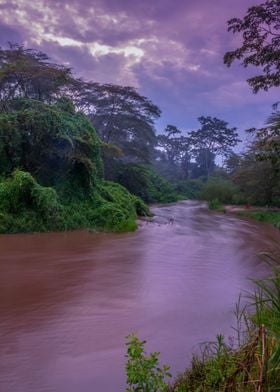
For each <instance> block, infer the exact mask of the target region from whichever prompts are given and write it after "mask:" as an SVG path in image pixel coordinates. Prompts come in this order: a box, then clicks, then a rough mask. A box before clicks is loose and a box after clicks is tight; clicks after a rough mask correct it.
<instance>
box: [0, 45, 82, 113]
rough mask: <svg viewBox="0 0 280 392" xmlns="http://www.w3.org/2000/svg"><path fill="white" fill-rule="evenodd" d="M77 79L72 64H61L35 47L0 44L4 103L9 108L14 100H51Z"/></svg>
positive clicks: (1, 100)
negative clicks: (4, 46)
mask: <svg viewBox="0 0 280 392" xmlns="http://www.w3.org/2000/svg"><path fill="white" fill-rule="evenodd" d="M73 83H74V79H73V77H72V72H71V69H70V68H67V67H64V66H63V65H57V64H55V63H53V62H51V61H50V58H49V57H48V56H47V55H46V54H45V53H42V52H40V51H37V50H35V49H25V48H24V47H23V46H20V45H11V44H10V47H9V48H8V49H1V48H0V104H1V109H2V110H5V109H7V105H8V103H9V101H10V100H12V99H15V98H29V99H37V100H40V101H46V102H49V103H50V102H51V101H53V100H56V99H57V98H59V97H61V96H62V95H64V94H65V92H66V89H67V88H68V87H69V86H70V85H71V84H73Z"/></svg>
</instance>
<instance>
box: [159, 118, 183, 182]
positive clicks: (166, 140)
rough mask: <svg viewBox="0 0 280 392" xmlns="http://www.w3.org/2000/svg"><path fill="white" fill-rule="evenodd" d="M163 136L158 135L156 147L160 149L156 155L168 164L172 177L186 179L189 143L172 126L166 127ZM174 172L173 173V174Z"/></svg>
mask: <svg viewBox="0 0 280 392" xmlns="http://www.w3.org/2000/svg"><path fill="white" fill-rule="evenodd" d="M164 132H165V133H164V134H163V135H158V146H159V147H160V148H161V150H159V151H158V152H157V155H158V156H159V157H160V158H161V160H162V161H163V162H164V161H166V163H167V164H168V166H169V167H170V169H171V172H172V175H173V176H174V174H175V173H176V172H177V173H176V174H177V176H180V177H182V179H186V178H188V176H189V165H190V143H189V138H188V137H186V136H183V135H182V132H181V131H180V130H179V129H178V128H177V127H175V126H174V125H167V127H166V128H165V130H164ZM174 171H175V173H174Z"/></svg>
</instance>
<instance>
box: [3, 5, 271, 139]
mask: <svg viewBox="0 0 280 392" xmlns="http://www.w3.org/2000/svg"><path fill="white" fill-rule="evenodd" d="M257 3H260V1H259V0H211V1H210V0H79V1H70V0H57V1H56V0H45V1H44V0H0V15H1V18H0V45H4V44H5V43H6V42H7V41H11V42H18V43H23V44H25V45H26V46H27V47H33V48H37V49H41V50H43V51H45V52H46V53H48V54H49V55H50V56H51V57H52V59H54V60H55V61H57V62H59V63H63V64H66V65H70V66H71V67H73V69H74V71H75V73H77V74H78V75H79V76H83V77H84V78H86V79H91V80H94V81H99V82H110V83H119V84H124V85H133V86H135V87H137V88H138V89H139V92H140V93H141V94H143V95H146V96H148V97H149V98H150V99H152V101H154V103H156V104H157V105H158V106H159V107H160V108H161V109H162V112H163V113H162V118H161V120H160V121H159V122H158V129H159V130H162V128H163V127H164V126H165V125H166V124H167V123H171V124H174V125H177V126H178V127H179V128H181V129H184V130H188V129H192V128H197V126H198V122H197V120H196V119H197V117H198V116H200V115H211V116H214V115H215V116H217V117H219V118H221V119H224V120H226V121H228V122H229V123H230V125H232V126H237V127H238V128H239V130H240V133H241V135H242V134H243V133H242V130H243V129H246V128H248V127H251V126H261V125H262V124H263V122H264V121H265V119H266V117H267V116H268V114H269V113H270V112H271V105H272V104H273V103H274V102H276V101H277V100H279V94H278V93H277V91H276V89H274V90H270V91H269V92H263V93H258V94H257V95H254V94H252V93H251V91H250V88H249V86H248V85H247V83H246V78H247V77H248V76H249V75H252V74H255V73H256V70H254V69H252V70H245V69H243V68H242V66H241V65H239V64H236V65H234V66H233V67H231V68H227V67H225V66H224V65H223V54H224V53H225V51H227V50H230V49H233V48H235V47H236V46H238V43H239V41H238V40H239V38H238V37H236V36H233V35H232V34H231V33H228V32H227V24H226V22H227V20H228V19H230V18H231V17H235V16H243V15H244V14H245V13H246V10H247V9H248V7H249V6H251V5H254V4H257Z"/></svg>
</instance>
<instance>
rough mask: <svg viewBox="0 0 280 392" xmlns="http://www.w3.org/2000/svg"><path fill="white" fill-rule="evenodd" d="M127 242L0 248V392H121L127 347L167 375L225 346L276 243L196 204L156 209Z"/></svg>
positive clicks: (24, 243)
mask: <svg viewBox="0 0 280 392" xmlns="http://www.w3.org/2000/svg"><path fill="white" fill-rule="evenodd" d="M153 212H154V213H155V214H156V215H155V217H154V219H153V220H152V222H145V221H142V222H141V223H140V227H139V229H138V230H137V231H136V232H134V233H127V234H93V233H88V232H86V231H79V232H69V233H47V234H33V235H29V234H25V235H1V236H0V391H1V392H35V391H36V392H47V391H48V392H50V391H52V392H66V391H67V392H78V391H79V392H119V391H124V389H125V372H124V364H125V336H126V335H127V334H129V333H131V332H135V333H137V334H138V335H139V337H140V338H144V339H147V341H148V343H147V350H148V351H150V350H153V351H158V350H159V351H161V359H162V360H163V361H164V362H167V363H169V364H170V365H171V371H172V372H173V374H174V373H176V372H177V371H181V370H183V369H184V367H185V365H186V364H187V363H188V362H189V360H190V356H191V352H192V351H195V350H197V348H198V344H199V343H200V342H203V341H206V340H209V339H210V340H212V339H214V338H215V335H216V334H217V333H221V332H223V333H224V334H225V335H226V336H230V335H233V330H232V329H231V326H233V325H234V316H233V313H232V312H233V308H234V304H235V302H236V300H237V298H238V295H239V292H240V291H241V290H244V289H247V290H251V289H252V283H251V282H250V281H249V280H248V277H258V276H262V275H263V274H264V273H265V269H266V267H265V264H264V263H263V261H262V260H261V258H260V257H259V256H258V253H259V252H261V251H270V252H278V253H279V251H280V232H279V231H277V230H276V229H274V228H273V227H271V226H269V225H265V224H260V223H258V222H253V221H248V220H244V219H239V218H237V217H235V216H233V215H228V214H219V213H215V212H210V211H208V210H207V208H206V206H205V205H203V204H201V203H199V202H192V201H187V202H180V203H176V204H173V205H168V206H159V207H155V208H153Z"/></svg>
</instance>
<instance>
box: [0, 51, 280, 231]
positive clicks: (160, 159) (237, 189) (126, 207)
mask: <svg viewBox="0 0 280 392" xmlns="http://www.w3.org/2000/svg"><path fill="white" fill-rule="evenodd" d="M160 114H161V111H160V109H159V108H158V107H157V106H156V105H155V104H153V103H152V102H151V101H150V100H149V99H148V98H146V97H143V96H141V95H140V94H139V93H138V92H137V91H136V90H135V89H134V88H132V87H123V86H117V85H111V84H100V83H96V82H92V81H89V82H87V81H84V80H82V79H77V78H75V77H74V76H73V73H72V70H71V69H70V68H67V67H65V66H62V65H58V64H55V63H53V62H51V61H50V59H49V57H48V56H47V55H46V54H44V53H41V52H39V51H36V50H33V49H25V48H24V47H22V46H19V45H12V44H11V45H10V46H9V47H8V48H7V49H2V48H0V154H1V160H0V233H16V232H34V231H50V230H72V229H80V228H88V229H93V230H95V229H96V230H109V231H126V230H134V229H135V228H136V217H137V214H138V215H148V214H150V212H149V209H148V207H147V206H146V204H145V203H166V202H174V201H177V200H180V199H188V198H197V199H203V200H207V201H209V202H210V205H211V207H212V208H214V207H215V206H220V204H223V203H235V204H240V203H250V204H256V205H261V206H263V205H271V206H276V207H277V206H280V177H279V175H280V174H279V173H280V171H279V156H280V154H279V129H280V125H279V124H280V114H279V111H277V108H276V109H275V111H274V113H273V114H272V115H271V116H270V118H269V120H268V123H267V126H266V127H264V128H263V129H260V130H250V133H251V134H254V140H253V142H252V143H251V145H250V147H249V148H248V150H247V151H246V152H245V153H243V154H239V155H238V154H236V153H234V152H233V150H232V149H233V148H234V147H235V146H236V145H237V143H239V142H240V140H239V139H238V133H237V130H236V128H234V127H230V126H229V125H228V123H227V122H225V121H223V120H220V119H218V118H216V117H210V116H200V117H199V118H198V121H199V124H200V127H199V129H197V130H193V131H190V132H182V131H181V130H179V129H178V128H177V127H176V126H174V125H170V124H169V125H167V126H166V128H165V129H164V132H163V133H162V134H160V133H157V132H156V129H155V121H156V120H157V119H158V118H159V116H160ZM216 157H220V158H223V162H224V164H223V166H218V165H217V164H216ZM264 219H265V220H266V219H268V220H270V215H269V216H266V218H264ZM271 219H272V220H273V222H275V221H276V225H278V224H279V220H278V219H279V216H278V215H273V217H272V216H271Z"/></svg>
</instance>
